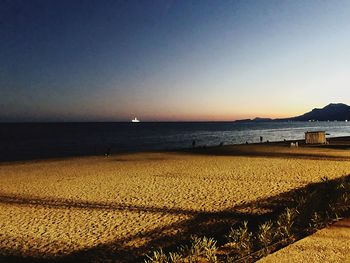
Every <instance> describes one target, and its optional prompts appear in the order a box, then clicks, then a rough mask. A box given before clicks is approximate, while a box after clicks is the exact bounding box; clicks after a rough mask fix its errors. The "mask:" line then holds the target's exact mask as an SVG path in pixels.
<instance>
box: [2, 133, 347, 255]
mask: <svg viewBox="0 0 350 263" xmlns="http://www.w3.org/2000/svg"><path fill="white" fill-rule="evenodd" d="M344 140H345V139H344ZM342 143H343V141H342ZM341 145H343V144H341ZM349 173H350V151H348V150H346V148H344V147H335V148H331V147H330V148H325V147H299V148H290V147H289V146H288V144H283V143H279V144H261V145H259V144H254V145H236V146H224V147H214V148H207V149H199V150H187V151H176V152H148V153H132V154H115V155H111V156H109V157H106V156H93V157H76V158H61V159H49V160H37V161H21V162H7V163H6V162H4V163H1V164H0V253H1V256H2V257H7V258H9V259H11V258H12V259H13V258H14V259H16V258H26V259H36V258H44V259H54V258H55V259H57V260H70V259H88V261H112V262H113V261H114V262H132V261H139V260H140V259H142V258H143V257H144V256H145V254H146V253H148V252H150V251H152V250H154V249H157V248H159V247H172V246H174V247H176V246H177V245H179V244H180V245H181V242H183V241H184V240H188V239H189V237H190V236H191V235H193V234H197V235H199V236H200V235H213V236H215V235H222V234H223V233H225V231H227V229H229V227H230V226H231V225H232V224H234V223H236V222H238V221H242V220H245V219H247V218H254V217H255V216H259V215H262V214H264V213H268V212H271V209H273V208H271V207H269V206H266V205H262V204H266V202H268V201H269V200H271V198H273V197H275V196H278V195H280V194H283V193H288V192H290V191H293V190H295V189H297V188H301V187H303V186H305V185H307V184H309V183H313V182H319V181H320V180H321V178H323V177H328V178H329V179H335V178H339V177H341V176H344V175H348V174H349Z"/></svg>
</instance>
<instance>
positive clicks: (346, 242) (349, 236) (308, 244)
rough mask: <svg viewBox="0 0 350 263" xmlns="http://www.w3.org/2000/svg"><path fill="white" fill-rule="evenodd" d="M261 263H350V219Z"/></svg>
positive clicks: (286, 248)
mask: <svg viewBox="0 0 350 263" xmlns="http://www.w3.org/2000/svg"><path fill="white" fill-rule="evenodd" d="M259 262H261V263H266V262H308V263H311V262H322V263H326V262H350V218H348V219H344V220H341V221H339V222H337V223H335V224H334V225H332V226H331V227H327V228H324V229H321V230H319V231H317V232H316V233H315V234H313V235H311V236H308V237H306V238H304V239H302V240H299V241H297V242H295V243H294V244H292V245H290V246H288V247H285V248H283V249H281V250H279V251H277V252H276V253H274V254H271V255H269V256H267V257H266V258H263V259H261V260H260V261H259Z"/></svg>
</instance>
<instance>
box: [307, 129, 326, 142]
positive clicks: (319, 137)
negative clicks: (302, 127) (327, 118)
mask: <svg viewBox="0 0 350 263" xmlns="http://www.w3.org/2000/svg"><path fill="white" fill-rule="evenodd" d="M305 143H306V144H325V143H327V140H326V132H325V131H312V132H305Z"/></svg>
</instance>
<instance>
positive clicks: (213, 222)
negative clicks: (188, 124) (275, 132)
mask: <svg viewBox="0 0 350 263" xmlns="http://www.w3.org/2000/svg"><path fill="white" fill-rule="evenodd" d="M348 177H350V175H349V176H347V178H348ZM319 185H321V183H315V184H312V185H307V186H305V187H303V188H299V189H295V190H292V191H289V192H285V193H282V194H279V195H277V196H273V197H269V198H264V199H258V200H256V201H254V202H250V203H245V204H240V205H235V206H233V207H232V208H230V209H227V210H223V211H219V212H201V211H194V210H183V209H176V208H166V207H150V206H132V205H121V204H114V203H98V202H73V201H69V200H63V199H57V200H48V199H40V198H30V197H16V196H9V195H0V203H2V204H8V205H20V206H41V207H47V208H52V209H55V208H60V209H62V208H63V209H65V208H67V209H68V208H69V209H86V210H90V211H91V210H102V211H103V210H116V211H119V210H130V211H140V212H141V211H142V212H145V213H164V214H166V213H171V214H186V215H189V216H190V218H189V219H187V220H182V221H178V222H175V223H173V224H170V225H168V226H165V227H159V228H156V229H152V230H150V231H145V232H141V233H138V234H136V235H132V236H128V237H126V238H120V239H116V240H114V241H113V242H109V243H104V244H99V245H97V246H95V247H91V248H86V249H83V250H79V251H75V252H73V253H71V254H69V255H65V256H58V257H55V258H31V257H20V256H17V255H19V251H17V250H16V249H15V248H13V250H12V251H8V250H7V251H6V254H5V253H4V251H0V255H1V254H3V255H4V254H5V256H0V261H1V262H46V261H50V262H96V261H98V262H106V261H113V262H141V261H143V259H144V255H145V253H148V252H150V251H152V250H155V249H158V248H159V247H162V248H163V249H164V250H165V251H167V250H175V249H176V248H177V247H178V246H180V245H186V244H188V242H189V240H190V237H191V235H198V236H207V237H213V238H215V239H216V240H218V244H219V245H221V244H224V243H225V241H226V240H225V235H226V234H227V233H228V231H229V229H230V228H231V226H233V225H235V224H237V223H241V222H242V221H244V220H247V221H249V223H250V224H251V227H252V229H256V228H257V226H258V225H259V224H260V223H262V222H264V221H266V220H269V219H274V218H275V217H277V216H278V215H279V214H280V213H281V211H282V210H284V209H285V208H286V207H290V206H293V205H294V201H293V200H295V197H296V196H297V195H298V194H300V193H301V191H308V189H310V186H312V187H313V188H315V187H318V186H319ZM142 238H147V239H149V240H150V241H148V242H146V243H144V245H141V246H139V247H137V248H135V247H132V246H130V245H128V243H129V244H130V243H131V242H133V241H137V240H139V239H142ZM12 255H13V256H12Z"/></svg>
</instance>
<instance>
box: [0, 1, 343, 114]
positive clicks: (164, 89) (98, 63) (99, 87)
mask: <svg viewBox="0 0 350 263" xmlns="http://www.w3.org/2000/svg"><path fill="white" fill-rule="evenodd" d="M349 32H350V1H347V0H345V1H341V0H339V1H321V0H319V1H312V0H309V1H298V0H293V1H288V0H286V1H280V0H278V1H277V0H276V1H271V0H264V1H258V0H256V1H250V0H244V1H238V0H236V1H214V0H213V1H206V0H197V1H189V0H183V1H175V0H173V1H171V0H147V1H146V0H144V1H143V0H139V1H131V0H130V1H125V0H124V1H118V0H115V1H111V0H84V1H78V0H60V1H54V0H31V1H26V0H0V121H129V120H130V119H132V118H134V117H135V116H136V117H138V118H139V119H141V121H231V120H236V119H244V118H254V117H257V116H259V117H273V118H277V117H290V116H296V115H300V114H302V113H304V112H307V111H309V110H311V109H313V108H316V107H324V106H325V105H327V104H329V103H331V102H334V103H336V102H342V103H346V104H350V74H349V72H350V48H349V47H350V34H349Z"/></svg>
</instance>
